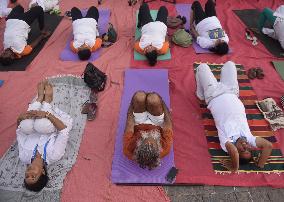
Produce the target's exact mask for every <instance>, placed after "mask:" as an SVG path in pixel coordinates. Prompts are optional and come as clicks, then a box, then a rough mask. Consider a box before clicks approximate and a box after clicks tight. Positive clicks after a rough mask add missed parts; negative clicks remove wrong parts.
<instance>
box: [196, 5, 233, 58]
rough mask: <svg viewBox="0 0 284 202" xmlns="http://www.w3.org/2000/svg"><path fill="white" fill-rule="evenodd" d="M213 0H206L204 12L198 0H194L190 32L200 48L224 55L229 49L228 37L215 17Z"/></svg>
mask: <svg viewBox="0 0 284 202" xmlns="http://www.w3.org/2000/svg"><path fill="white" fill-rule="evenodd" d="M215 6H216V2H215V0H208V1H207V3H206V4H205V12H204V11H203V9H202V6H201V4H200V2H199V1H194V2H193V4H192V6H191V9H192V12H191V16H190V32H191V34H192V36H193V37H194V38H195V39H196V42H197V43H198V44H199V45H200V46H201V47H202V48H208V49H209V50H210V51H212V52H214V53H216V54H219V55H224V54H227V53H228V51H229V46H228V43H229V38H228V35H227V34H226V33H225V31H224V30H223V28H222V25H221V23H220V21H219V20H218V18H217V17H216V10H215Z"/></svg>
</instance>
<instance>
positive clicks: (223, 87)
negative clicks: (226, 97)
mask: <svg viewBox="0 0 284 202" xmlns="http://www.w3.org/2000/svg"><path fill="white" fill-rule="evenodd" d="M195 79H196V85H197V89H196V95H197V97H198V98H199V99H200V100H205V102H206V104H209V102H210V101H211V100H212V99H213V98H215V97H217V96H219V95H222V94H224V93H230V94H235V95H237V96H239V85H238V79H237V69H236V65H235V63H233V62H231V61H228V62H226V63H225V64H224V66H223V67H222V70H221V77H220V82H218V81H217V79H216V78H215V76H214V75H213V73H212V71H211V69H210V67H209V66H208V65H207V64H205V63H202V64H200V65H199V66H198V67H197V71H196V75H195Z"/></svg>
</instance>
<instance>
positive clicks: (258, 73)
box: [248, 67, 264, 79]
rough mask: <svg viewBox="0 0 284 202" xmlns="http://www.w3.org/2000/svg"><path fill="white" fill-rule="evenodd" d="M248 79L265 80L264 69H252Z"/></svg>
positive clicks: (249, 71)
mask: <svg viewBox="0 0 284 202" xmlns="http://www.w3.org/2000/svg"><path fill="white" fill-rule="evenodd" d="M248 77H249V78H250V79H255V78H257V79H263V78H264V73H263V69H261V68H260V67H257V68H251V69H249V70H248Z"/></svg>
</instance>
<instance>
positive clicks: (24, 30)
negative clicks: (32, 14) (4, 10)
mask: <svg viewBox="0 0 284 202" xmlns="http://www.w3.org/2000/svg"><path fill="white" fill-rule="evenodd" d="M30 30H31V29H30V26H29V25H28V24H27V23H26V22H25V21H23V20H18V19H9V20H7V21H6V28H5V32H4V49H7V48H11V49H12V51H13V52H14V53H18V54H20V53H22V52H23V50H24V49H25V47H26V45H27V40H28V36H29V32H30Z"/></svg>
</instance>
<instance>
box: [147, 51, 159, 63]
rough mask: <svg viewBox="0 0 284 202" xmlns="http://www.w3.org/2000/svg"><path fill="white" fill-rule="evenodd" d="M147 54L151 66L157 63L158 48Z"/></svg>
mask: <svg viewBox="0 0 284 202" xmlns="http://www.w3.org/2000/svg"><path fill="white" fill-rule="evenodd" d="M145 56H146V58H147V59H148V63H149V65H150V66H154V65H155V64H156V63H157V57H158V52H157V50H152V51H151V52H148V53H146V54H145Z"/></svg>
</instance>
